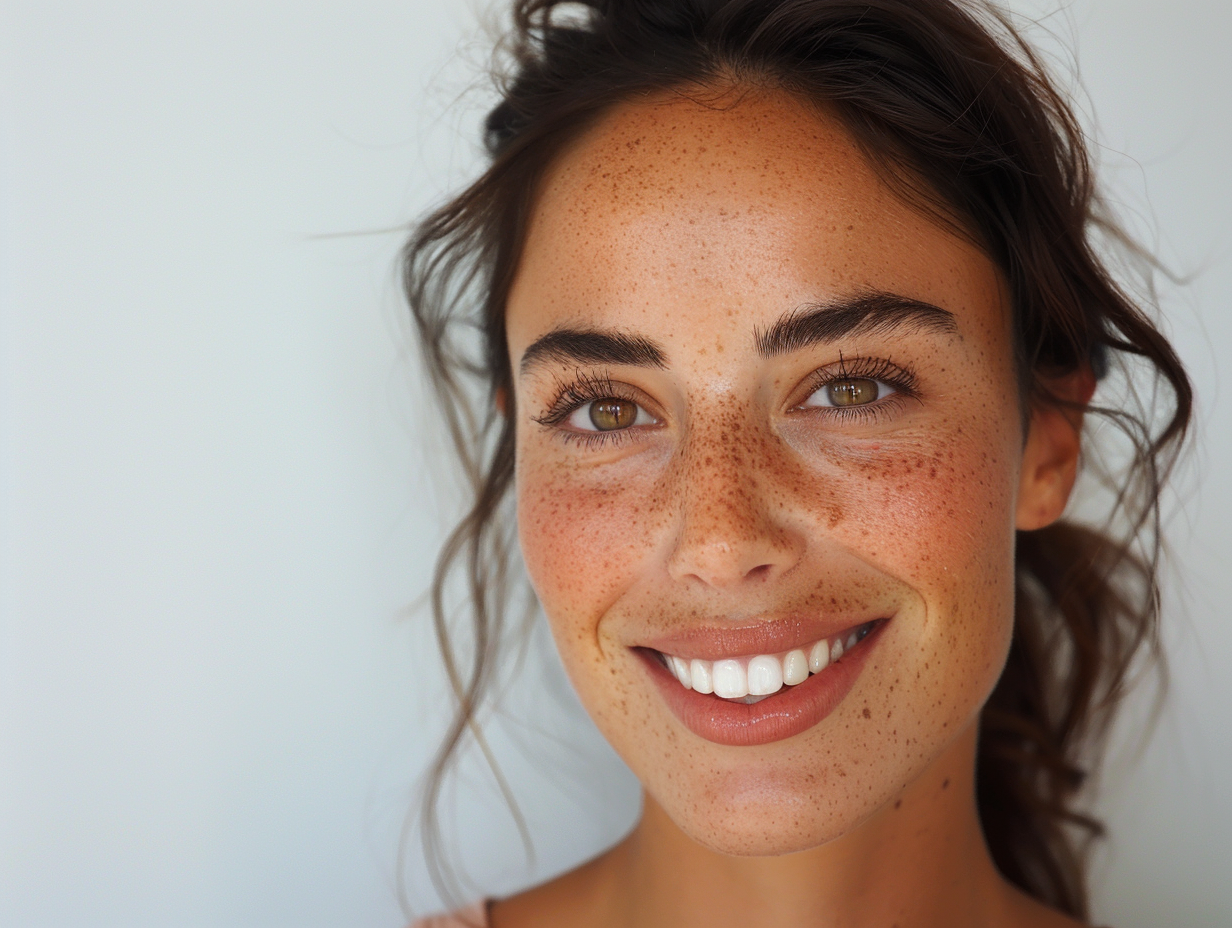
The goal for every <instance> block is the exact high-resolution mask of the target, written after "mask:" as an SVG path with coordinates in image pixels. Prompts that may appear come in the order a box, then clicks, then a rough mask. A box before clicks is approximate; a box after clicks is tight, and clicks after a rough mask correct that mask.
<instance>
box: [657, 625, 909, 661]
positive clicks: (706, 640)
mask: <svg viewBox="0 0 1232 928" xmlns="http://www.w3.org/2000/svg"><path fill="white" fill-rule="evenodd" d="M880 618H888V616H884V615H874V614H869V615H850V614H849V615H841V616H835V615H832V616H816V615H813V616H807V615H794V616H787V617H783V618H766V619H760V620H748V619H745V620H741V621H740V622H739V623H733V622H731V621H727V622H723V621H722V620H719V621H715V622H710V623H707V624H705V625H699V626H694V627H693V628H689V629H685V630H683V631H679V632H673V633H672V634H669V635H661V636H657V637H653V638H647V639H645V640H643V641H639V642H638V644H639V645H640V646H641V647H646V648H653V649H654V650H656V651H661V652H662V653H664V654H669V655H675V656H677V657H688V658H697V659H699V660H704V661H717V660H723V659H725V658H734V657H746V656H749V655H754V654H776V653H778V652H781V651H791V650H793V649H794V648H802V647H804V646H805V645H810V644H812V643H813V642H815V641H820V640H821V639H822V638H829V637H831V636H833V635H837V634H839V633H840V632H845V631H847V630H849V629H852V628H855V627H856V626H858V625H862V624H863V623H865V622H871V621H873V620H874V619H880Z"/></svg>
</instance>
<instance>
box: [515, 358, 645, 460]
mask: <svg viewBox="0 0 1232 928" xmlns="http://www.w3.org/2000/svg"><path fill="white" fill-rule="evenodd" d="M604 399H618V400H627V401H628V402H630V403H638V399H637V396H636V395H635V394H634V392H633V391H632V390H631V389H630V388H629V387H627V386H625V385H624V384H619V383H615V382H613V381H612V379H611V378H610V377H609V376H608V375H607V374H602V375H599V376H592V375H590V374H586V373H582V372H578V374H577V375H576V379H575V380H573V381H572V382H570V383H565V384H562V385H561V386H560V387H559V388H558V389H557V392H556V396H555V398H554V399H553V400H552V402H551V403H550V404H549V406H548V409H547V412H545V413H544V414H543V415H542V416H534V417H532V419H531V421H532V422H537V423H538V424H539V425H542V426H545V427H546V428H550V429H553V430H554V431H555V432H556V433H557V434H558V435H559V436H560V437H561V438H562V439H564V440H565V441H576V442H581V443H582V444H584V445H586V446H587V447H594V446H597V445H603V444H611V443H612V442H619V441H625V440H627V439H628V438H629V437H630V435H629V432H630V431H631V429H614V430H612V431H610V432H579V431H574V430H571V429H562V428H560V427H559V426H560V424H561V423H562V422H564V421H565V420H566V419H568V418H569V417H570V416H571V415H573V414H574V413H575V412H576V411H577V410H578V409H580V408H581V407H583V406H585V405H586V404H587V403H593V402H595V401H596V400H604ZM638 405H639V406H640V405H641V404H640V403H638Z"/></svg>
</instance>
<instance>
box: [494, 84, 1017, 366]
mask: <svg viewBox="0 0 1232 928" xmlns="http://www.w3.org/2000/svg"><path fill="white" fill-rule="evenodd" d="M860 290H881V291H891V292H896V293H901V294H903V295H905V296H910V297H913V298H916V299H920V300H925V301H928V302H932V303H935V304H937V305H940V306H944V307H946V308H947V309H949V310H950V311H951V312H954V313H955V314H956V315H960V314H963V313H964V311H965V313H966V314H967V315H970V314H972V313H980V312H982V313H983V314H984V315H985V316H987V315H988V313H989V309H988V308H989V307H997V306H999V305H1000V302H1001V301H1000V299H999V293H1000V287H999V282H998V277H997V274H996V272H995V269H994V268H993V267H992V265H991V262H990V261H989V260H988V259H987V258H986V256H984V255H983V254H982V253H981V252H980V251H979V250H978V249H976V248H975V247H974V246H972V245H971V244H970V243H969V242H967V241H966V240H964V239H961V238H959V237H958V236H956V235H954V234H953V233H952V232H950V231H948V230H947V229H945V228H943V227H942V226H941V225H939V224H938V223H936V222H935V221H934V220H932V219H930V218H929V217H927V216H926V215H924V214H923V213H922V212H920V211H919V210H918V209H916V208H914V207H912V206H911V205H909V204H907V203H906V202H904V201H903V199H902V198H901V197H900V196H898V195H897V194H896V193H895V192H894V191H892V190H891V189H890V188H889V187H888V186H887V185H886V184H885V183H884V181H883V180H882V179H881V177H880V176H879V175H878V174H877V172H876V171H875V170H874V169H873V167H872V166H871V165H870V163H869V162H868V159H867V158H866V157H865V156H864V155H863V153H862V152H861V150H860V149H859V147H858V145H857V144H856V143H855V141H854V140H853V139H852V137H851V136H850V134H849V133H848V132H847V130H846V129H845V128H844V126H843V125H842V123H841V122H840V121H839V120H838V119H836V118H835V117H833V116H831V115H828V114H826V113H824V112H822V111H820V110H818V109H817V108H815V107H811V106H809V105H807V104H805V103H802V102H800V101H798V100H796V99H795V98H793V97H790V96H788V95H786V94H783V93H776V92H748V93H744V94H739V95H738V94H735V93H734V92H733V93H728V94H725V95H716V94H711V95H709V96H708V97H707V96H701V95H698V94H694V95H686V94H673V95H665V96H659V97H656V98H652V99H649V100H645V101H639V102H636V103H628V104H624V105H622V106H620V107H619V108H617V109H616V110H614V111H613V112H611V113H610V114H608V115H607V116H606V117H605V118H604V119H603V120H602V121H600V122H599V123H598V124H597V125H596V126H595V127H593V128H592V129H590V130H589V131H588V132H587V133H585V134H584V135H583V136H582V137H581V138H580V139H579V140H578V141H577V142H575V143H574V144H573V145H572V146H571V147H570V148H569V149H568V150H567V151H565V152H564V153H563V154H562V156H561V157H560V158H559V159H558V160H557V161H556V163H555V164H554V165H553V166H552V168H551V169H550V171H549V172H548V174H547V176H546V177H545V178H544V181H543V184H542V187H541V189H540V192H539V196H538V197H537V200H536V204H535V209H534V211H533V213H532V217H531V222H530V226H529V229H528V234H527V240H526V244H525V249H524V252H523V256H522V261H521V264H520V266H519V271H518V274H517V277H516V278H515V283H514V287H513V290H512V292H511V295H510V302H509V318H508V323H509V329H510V342H511V348H513V349H516V347H517V344H518V343H519V342H522V343H523V345H522V347H524V346H525V344H524V343H525V341H526V340H528V339H530V338H533V337H534V336H535V335H536V334H541V333H542V331H543V330H545V329H546V328H549V327H551V325H553V324H560V323H563V322H572V323H576V322H583V323H586V324H592V325H604V324H611V325H615V326H620V327H626V326H629V325H636V326H639V327H641V326H657V327H659V328H663V327H664V325H665V324H666V323H667V322H668V321H671V322H672V323H673V324H671V325H670V326H669V327H670V328H671V329H672V333H673V334H674V335H676V336H677V337H680V333H681V332H685V333H687V331H688V329H689V326H688V324H687V323H689V322H690V321H696V322H700V323H702V324H704V325H706V326H707V327H710V326H714V325H716V324H719V321H720V320H721V319H723V318H727V319H733V320H734V319H737V318H738V319H740V320H742V321H743V322H744V323H745V326H744V327H745V328H748V325H749V324H752V325H758V324H761V321H762V320H761V318H760V317H761V316H762V315H765V314H770V313H773V314H774V315H778V314H781V313H782V312H785V311H790V310H791V309H793V308H795V307H797V306H799V305H801V304H803V303H807V302H817V301H823V300H826V299H830V298H835V297H842V296H845V295H849V294H851V293H852V292H855V291H860ZM737 311H739V312H737ZM693 316H697V317H698V318H697V319H695V320H693V319H692V318H691V317H693ZM985 321H990V320H985ZM996 321H997V324H998V327H999V326H1000V324H1001V323H1003V322H1004V320H1002V319H998V320H996ZM731 324H732V325H738V324H739V323H737V322H733V323H731Z"/></svg>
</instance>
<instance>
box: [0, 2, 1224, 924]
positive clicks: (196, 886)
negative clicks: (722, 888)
mask: <svg viewBox="0 0 1232 928" xmlns="http://www.w3.org/2000/svg"><path fill="white" fill-rule="evenodd" d="M1018 8H1020V9H1024V10H1034V11H1035V12H1037V13H1039V12H1040V11H1044V12H1048V11H1053V12H1050V13H1049V15H1047V16H1045V17H1043V19H1042V23H1041V30H1042V31H1040V32H1037V33H1036V35H1037V37H1039V38H1040V39H1041V40H1042V41H1044V42H1045V44H1046V45H1049V47H1055V46H1053V45H1051V44H1049V43H1051V42H1052V40H1051V39H1048V37H1047V36H1048V33H1049V32H1051V33H1053V34H1055V35H1056V36H1058V37H1059V39H1060V41H1061V43H1062V45H1064V44H1066V43H1068V44H1075V45H1076V46H1077V49H1078V57H1079V60H1080V62H1081V72H1080V76H1081V80H1082V85H1083V87H1085V89H1086V91H1088V92H1089V99H1090V101H1092V106H1091V107H1087V111H1088V112H1091V111H1092V110H1093V113H1094V115H1095V116H1096V117H1097V119H1098V134H1099V138H1100V139H1101V141H1102V142H1103V146H1104V147H1103V149H1102V150H1101V155H1100V157H1101V160H1102V161H1103V162H1104V163H1105V165H1106V166H1107V169H1108V170H1107V173H1106V179H1107V180H1108V181H1109V183H1110V186H1111V188H1112V190H1113V191H1114V193H1115V196H1116V199H1117V200H1118V201H1119V202H1121V203H1122V204H1124V206H1125V207H1126V208H1127V209H1128V210H1129V211H1130V212H1131V213H1132V214H1133V215H1135V216H1137V217H1139V218H1138V219H1135V220H1134V222H1135V223H1137V224H1138V226H1137V227H1138V228H1140V229H1144V230H1146V231H1147V233H1148V234H1149V235H1151V236H1154V237H1153V238H1152V239H1151V244H1152V245H1153V246H1155V247H1157V248H1158V250H1159V251H1160V253H1161V254H1162V255H1163V257H1164V258H1165V259H1166V260H1167V261H1168V262H1170V263H1171V264H1172V266H1174V267H1176V268H1177V269H1179V270H1180V271H1182V272H1197V276H1196V277H1195V279H1194V280H1193V282H1192V283H1191V284H1189V285H1188V286H1185V287H1182V288H1176V287H1167V288H1165V290H1164V298H1165V308H1166V312H1167V318H1168V327H1169V329H1170V330H1171V332H1172V333H1173V334H1174V336H1175V338H1176V341H1177V344H1178V346H1179V348H1180V350H1181V353H1182V355H1183V356H1184V358H1185V360H1186V361H1187V362H1188V364H1189V365H1190V369H1191V371H1192V373H1193V376H1194V380H1195V382H1196V385H1197V395H1198V404H1199V405H1198V416H1199V419H1200V424H1201V428H1200V433H1201V439H1200V442H1199V444H1198V446H1197V449H1196V453H1195V454H1194V456H1193V457H1192V459H1191V462H1190V464H1189V466H1188V467H1187V469H1186V471H1185V473H1184V474H1183V475H1182V476H1183V481H1182V483H1181V487H1182V490H1183V492H1182V493H1181V499H1180V500H1179V501H1178V502H1177V504H1176V505H1174V506H1173V507H1172V509H1173V518H1172V520H1171V523H1172V528H1173V534H1172V539H1173V544H1174V551H1173V555H1174V561H1175V563H1176V564H1178V565H1179V566H1180V568H1181V569H1182V571H1183V578H1184V582H1183V584H1181V583H1174V584H1173V585H1172V586H1171V587H1170V592H1169V600H1168V613H1169V618H1168V625H1167V638H1168V642H1169V647H1170V653H1171V658H1172V668H1173V675H1172V680H1173V682H1172V694H1171V698H1170V702H1169V703H1168V706H1167V708H1166V710H1165V712H1164V714H1163V717H1162V720H1161V722H1160V725H1159V730H1158V732H1157V734H1156V736H1155V737H1154V738H1153V739H1152V740H1151V741H1150V742H1149V746H1148V747H1147V748H1146V749H1145V751H1136V750H1135V745H1136V744H1137V743H1138V740H1139V736H1140V734H1141V720H1142V719H1143V717H1144V710H1143V707H1142V703H1141V700H1140V701H1139V704H1138V705H1137V706H1135V707H1131V711H1130V712H1129V713H1128V714H1127V716H1126V722H1125V724H1123V725H1122V726H1121V729H1120V731H1119V734H1118V745H1119V747H1118V749H1117V751H1116V756H1117V758H1118V759H1117V760H1116V761H1115V762H1114V764H1113V766H1112V769H1111V770H1110V772H1109V775H1108V777H1107V778H1106V780H1107V782H1106V789H1105V791H1104V793H1103V798H1102V800H1101V809H1102V810H1103V811H1104V812H1106V813H1107V815H1108V816H1109V818H1110V824H1111V828H1112V838H1111V841H1110V842H1109V843H1108V845H1107V847H1106V849H1105V850H1104V851H1103V852H1102V853H1101V856H1100V858H1099V862H1098V866H1097V882H1096V885H1097V899H1098V909H1097V915H1098V916H1099V917H1100V918H1101V919H1102V920H1104V921H1105V922H1109V923H1114V924H1117V925H1120V926H1123V928H1147V926H1152V925H1156V924H1171V925H1194V926H1197V925H1203V926H1206V925H1209V926H1215V925H1228V924H1232V880H1229V879H1228V878H1227V877H1228V861H1229V860H1232V799H1230V798H1229V796H1230V792H1232V791H1229V790H1228V789H1227V788H1226V784H1227V782H1228V780H1229V777H1230V775H1232V712H1230V711H1229V707H1232V674H1228V673H1227V672H1226V665H1227V664H1228V662H1229V661H1230V660H1232V621H1230V620H1229V617H1228V615H1227V608H1226V605H1225V604H1226V603H1228V602H1229V601H1230V600H1232V570H1229V569H1228V563H1229V558H1228V554H1227V551H1228V546H1229V534H1228V532H1229V526H1232V482H1229V481H1228V480H1227V479H1226V475H1225V470H1226V466H1225V464H1224V462H1226V461H1227V460H1229V459H1230V458H1232V399H1230V398H1229V396H1228V394H1227V385H1226V383H1225V382H1224V379H1226V377H1227V371H1228V370H1229V368H1228V365H1227V363H1226V361H1224V360H1223V358H1224V357H1225V356H1226V352H1227V350H1228V348H1229V346H1232V315H1230V314H1229V312H1228V306H1229V302H1230V300H1232V171H1229V170H1228V167H1227V164H1228V154H1229V152H1232V58H1230V57H1229V56H1228V54H1227V43H1228V41H1229V40H1230V39H1232V6H1229V5H1227V4H1224V3H1219V2H1214V0H1205V2H1204V0H1176V2H1172V3H1167V4H1162V3H1158V2H1155V0H1132V2H1131V0H1074V2H1073V3H1072V4H1067V5H1066V8H1065V10H1064V11H1063V12H1055V10H1056V4H1043V3H1037V2H1034V0H1032V3H1031V4H1028V3H1027V2H1026V0H1023V2H1021V3H1019V4H1018ZM485 49H486V44H485V42H484V40H483V39H482V38H481V37H479V36H478V33H477V31H476V17H475V15H474V13H473V11H472V10H471V8H470V7H468V6H467V5H465V4H462V3H454V2H427V0H404V2H392V0H366V2H363V0H361V2H350V3H330V4H326V3H290V2H280V3H276V2H257V3H251V2H245V3H239V2H235V0H213V2H210V3H195V4H190V3H170V2H164V3H139V2H107V3H98V4H84V3H75V4H74V3H67V4H66V3H61V2H55V0H40V2H37V3H34V2H25V3H22V2H13V0H9V2H6V3H4V4H3V5H0V925H3V926H5V928H8V926H12V928H52V926H54V928H67V926H70V925H90V926H96V928H104V926H117V928H119V926H125V928H133V926H162V925H176V926H178V928H195V926H220V928H221V926H227V928H240V926H244V928H246V926H254V928H255V926H262V928H264V926H288V928H290V926H295V928H312V926H322V928H323V926H333V925H339V924H346V925H373V926H376V925H385V926H393V925H397V924H399V923H400V922H401V921H402V915H401V913H400V912H399V909H398V905H397V901H396V898H395V883H396V880H397V876H396V874H397V873H398V871H399V864H398V862H397V848H398V845H399V836H400V832H401V829H402V825H403V820H404V817H405V815H406V813H407V811H408V810H409V809H410V808H411V807H412V803H413V793H414V788H415V784H416V782H417V777H418V776H419V774H420V773H421V772H422V770H423V769H424V767H425V765H426V763H427V759H428V758H429V756H430V754H431V752H432V750H433V748H434V744H435V738H436V737H437V735H438V734H439V732H440V729H441V717H440V706H441V704H442V703H441V695H442V692H443V684H442V680H441V675H440V672H439V670H438V668H437V663H436V660H435V657H434V653H433V651H432V645H431V642H430V639H429V634H428V631H427V626H426V622H425V619H424V616H423V613H422V611H419V612H416V611H414V610H410V609H408V607H410V606H412V605H413V604H414V602H415V600H416V598H417V597H418V596H419V595H420V594H421V593H422V591H423V590H424V588H425V586H426V584H427V581H428V577H429V572H430V563H431V559H432V557H433V554H434V551H435V548H436V546H437V544H438V543H439V541H440V539H441V537H442V534H443V531H444V529H445V527H446V526H447V524H448V522H449V519H450V518H451V517H452V515H453V514H454V509H453V501H454V499H455V498H454V496H453V495H451V493H450V492H449V491H448V490H447V489H441V488H440V487H441V484H439V483H437V482H435V479H436V477H443V476H447V474H448V466H447V465H446V464H444V463H443V458H442V453H443V452H442V448H443V445H442V444H441V442H440V439H439V436H438V435H437V434H436V433H435V432H434V431H433V430H432V429H431V428H430V427H428V425H427V423H428V422H429V420H430V416H431V410H430V408H428V406H427V403H426V401H425V399H424V394H423V390H422V387H421V386H420V385H419V383H418V380H417V372H416V364H415V362H414V359H413V351H412V350H411V348H410V347H409V346H410V341H409V336H408V334H407V329H406V325H405V321H404V318H403V316H404V310H403V308H402V304H401V302H400V297H399V295H398V292H397V286H396V280H395V273H394V264H395V260H396V252H397V249H398V247H399V244H400V242H401V239H402V235H403V233H402V232H401V231H399V230H398V227H399V226H402V225H404V224H405V223H407V222H408V221H409V220H410V219H412V218H413V217H414V216H416V215H417V214H419V213H420V212H421V211H422V210H423V208H424V207H425V206H427V205H428V204H430V203H433V202H439V200H440V198H441V196H443V194H444V192H445V191H446V190H447V189H449V188H450V187H451V186H452V185H455V184H456V183H458V182H459V181H461V180H462V179H463V178H465V177H466V176H467V175H468V173H469V172H470V171H471V170H472V169H473V168H474V167H475V166H476V165H477V164H478V154H477V146H476V144H475V141H476V138H477V135H478V133H477V123H478V118H479V113H480V112H481V110H482V105H483V103H484V101H485V100H486V99H487V98H486V96H485V95H484V93H483V92H482V91H481V90H480V91H476V90H474V89H473V88H470V84H472V83H475V82H476V78H477V76H478V74H479V71H480V69H481V66H482V64H483V62H484V61H485V60H486V54H487V52H486V50H485ZM1059 60H1061V63H1062V64H1064V61H1063V60H1062V59H1059ZM1084 106H1085V104H1084ZM391 229H392V230H393V231H390V230H391ZM382 230H384V231H382ZM343 233H364V234H343ZM1221 378H1223V379H1221ZM1194 487H1198V489H1197V490H1196V491H1195V490H1194ZM543 643H544V642H543V640H542V635H540V638H539V640H538V643H537V647H536V649H535V650H534V651H533V652H532V656H531V658H530V661H529V666H528V670H527V672H526V673H524V674H523V676H522V678H521V679H522V681H523V682H522V685H520V686H518V687H516V688H515V690H514V692H512V693H511V695H510V699H509V706H511V707H512V708H510V709H508V710H507V711H506V715H505V716H504V722H502V723H501V724H498V725H496V726H495V728H494V736H493V737H494V744H495V747H496V750H497V751H498V752H499V754H500V756H501V757H502V758H503V759H504V760H505V763H506V767H507V771H508V774H509V777H510V779H511V781H512V782H513V784H514V787H515V790H516V791H517V793H518V795H519V796H520V797H522V799H523V801H524V803H525V807H526V811H527V815H528V818H529V820H530V822H531V825H532V829H533V831H534V835H535V839H536V845H537V850H538V863H537V866H536V868H535V869H534V871H533V872H530V871H527V870H526V868H525V867H523V866H522V865H521V863H520V861H521V857H520V853H521V852H520V850H519V845H518V843H517V838H516V833H515V831H514V828H513V826H512V823H511V820H510V818H509V816H508V814H507V813H506V812H504V811H503V807H502V805H501V802H500V800H499V798H498V797H497V795H496V791H495V788H494V787H493V785H492V783H491V781H490V780H489V779H488V778H486V777H485V776H484V775H483V773H482V768H481V767H480V766H479V765H478V764H475V763H470V764H468V765H467V766H466V768H465V770H464V777H463V778H462V781H461V783H460V784H459V786H458V789H457V794H456V797H455V798H456V802H457V807H458V809H460V810H461V811H460V813H459V818H458V821H457V825H456V829H455V830H456V835H457V838H458V841H459V842H460V847H461V850H462V853H463V855H464V856H465V857H466V858H467V860H468V861H469V863H470V865H471V869H472V871H473V872H474V873H475V875H476V877H477V878H478V879H479V881H480V884H481V885H483V886H485V887H486V888H488V889H500V888H511V887H514V886H517V885H519V884H520V883H526V882H529V881H531V880H537V879H541V878H542V877H543V876H545V875H548V874H551V873H553V872H555V871H558V870H560V869H562V868H564V867H566V866H569V865H570V864H571V863H573V862H576V861H578V860H580V859H581V858H582V857H583V856H586V855H588V854H591V853H593V852H594V851H596V850H598V849H599V848H600V847H602V846H603V845H604V844H605V843H607V842H610V841H611V840H613V839H615V838H616V837H617V836H618V835H619V834H620V833H621V832H622V830H623V829H625V828H626V827H628V825H629V823H630V821H631V819H632V816H633V815H634V814H635V812H636V804H637V793H636V784H635V783H634V782H633V781H632V779H631V778H630V776H629V774H628V773H627V771H625V770H624V769H623V768H622V766H621V765H620V764H619V762H618V761H617V760H616V759H615V758H614V757H613V756H612V754H611V752H610V751H609V750H608V749H607V748H606V746H605V745H604V744H603V743H602V741H601V739H599V738H598V736H597V735H596V734H595V732H594V731H593V730H592V729H591V728H590V727H589V725H588V723H586V722H585V720H584V718H583V717H582V716H581V714H580V711H579V710H578V709H577V707H576V705H575V704H574V703H573V701H572V699H571V697H570V695H569V694H568V692H567V689H566V687H565V685H564V683H563V681H562V679H561V675H560V671H559V668H557V667H556V666H555V665H554V662H553V660H552V658H551V657H550V656H548V657H543V656H541V655H542V654H543V653H544V651H545V649H544V648H543V647H542V645H543ZM1135 754H1140V757H1138V758H1137V763H1136V766H1135V765H1132V764H1131V761H1134V760H1135V757H1134V755H1135ZM601 796H602V797H604V798H603V799H602V800H601V799H600V798H599V797H601ZM611 797H614V798H611ZM409 847H410V852H409V853H408V856H407V859H406V862H405V867H404V869H405V872H406V874H407V884H408V887H409V894H410V896H411V899H412V901H413V902H414V903H415V904H416V905H418V906H420V907H422V908H432V907H433V906H434V905H435V904H436V897H435V896H434V895H433V893H432V891H431V889H430V888H429V886H428V883H427V880H426V877H425V869H424V864H423V859H422V856H421V855H419V854H418V851H417V845H415V844H413V843H412V844H411V845H409Z"/></svg>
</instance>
